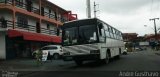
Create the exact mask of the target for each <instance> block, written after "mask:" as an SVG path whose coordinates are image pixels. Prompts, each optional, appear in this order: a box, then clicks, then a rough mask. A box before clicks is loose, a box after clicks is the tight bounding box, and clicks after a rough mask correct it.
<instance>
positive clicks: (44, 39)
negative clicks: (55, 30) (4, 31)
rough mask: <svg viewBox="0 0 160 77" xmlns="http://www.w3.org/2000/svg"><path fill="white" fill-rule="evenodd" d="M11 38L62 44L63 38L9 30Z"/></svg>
mask: <svg viewBox="0 0 160 77" xmlns="http://www.w3.org/2000/svg"><path fill="white" fill-rule="evenodd" d="M8 36H9V37H23V39H24V40H30V41H41V42H52V43H61V37H59V36H50V35H45V34H40V33H31V32H25V31H18V30H12V29H9V30H8Z"/></svg>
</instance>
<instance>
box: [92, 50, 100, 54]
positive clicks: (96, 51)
mask: <svg viewBox="0 0 160 77" xmlns="http://www.w3.org/2000/svg"><path fill="white" fill-rule="evenodd" d="M99 53H100V50H91V51H90V54H99Z"/></svg>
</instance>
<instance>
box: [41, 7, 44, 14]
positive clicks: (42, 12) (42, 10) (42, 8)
mask: <svg viewBox="0 0 160 77" xmlns="http://www.w3.org/2000/svg"><path fill="white" fill-rule="evenodd" d="M41 15H42V16H44V7H41Z"/></svg>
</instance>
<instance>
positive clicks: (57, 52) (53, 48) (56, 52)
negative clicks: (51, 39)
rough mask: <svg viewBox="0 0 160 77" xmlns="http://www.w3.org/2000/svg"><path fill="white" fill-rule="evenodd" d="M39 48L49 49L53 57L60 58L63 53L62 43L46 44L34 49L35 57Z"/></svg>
mask: <svg viewBox="0 0 160 77" xmlns="http://www.w3.org/2000/svg"><path fill="white" fill-rule="evenodd" d="M38 50H41V51H42V52H43V51H47V52H48V53H49V54H50V55H51V56H52V57H53V59H60V57H61V56H62V54H63V52H62V47H61V46H60V45H47V46H44V47H42V48H40V49H37V50H35V51H33V53H32V56H33V57H35V55H36V53H37V52H38Z"/></svg>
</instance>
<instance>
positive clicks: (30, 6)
mask: <svg viewBox="0 0 160 77" xmlns="http://www.w3.org/2000/svg"><path fill="white" fill-rule="evenodd" d="M32 4H33V3H32V1H31V0H26V8H27V10H28V11H29V12H31V11H32Z"/></svg>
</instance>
